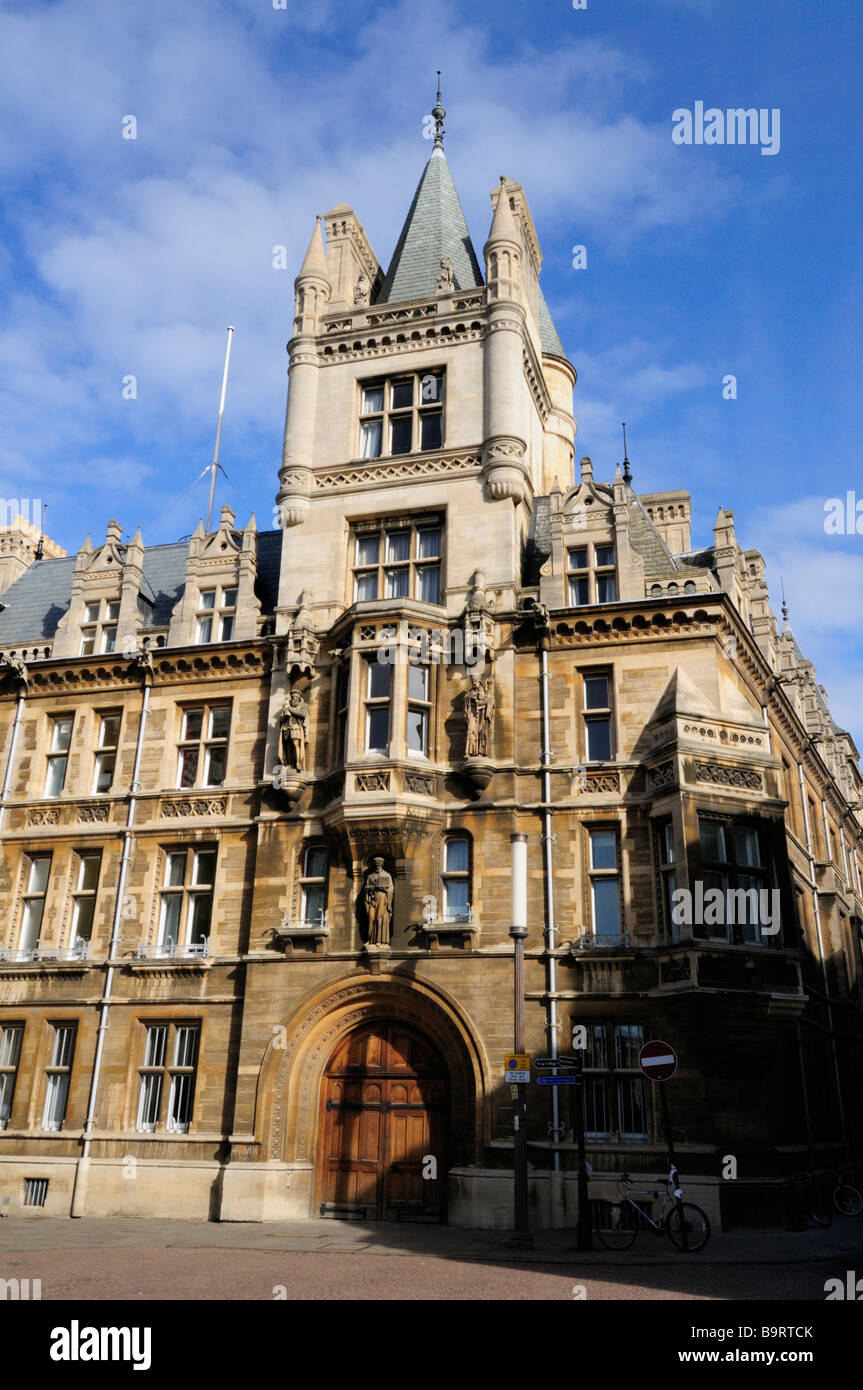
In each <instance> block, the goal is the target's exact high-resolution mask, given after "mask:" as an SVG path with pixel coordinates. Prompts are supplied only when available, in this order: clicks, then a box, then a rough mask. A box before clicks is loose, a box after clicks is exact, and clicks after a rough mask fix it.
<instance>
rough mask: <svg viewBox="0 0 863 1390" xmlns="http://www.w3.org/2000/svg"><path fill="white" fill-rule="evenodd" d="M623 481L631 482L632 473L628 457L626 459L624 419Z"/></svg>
mask: <svg viewBox="0 0 863 1390" xmlns="http://www.w3.org/2000/svg"><path fill="white" fill-rule="evenodd" d="M623 481H624V482H625V483H631V482H632V473H631V472H630V469H629V459H628V457H627V453H626V421H625V420H624V422H623Z"/></svg>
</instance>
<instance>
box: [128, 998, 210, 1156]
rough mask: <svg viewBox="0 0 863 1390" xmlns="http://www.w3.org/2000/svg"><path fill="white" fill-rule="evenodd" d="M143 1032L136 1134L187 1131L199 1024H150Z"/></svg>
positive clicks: (192, 1093) (193, 1087) (190, 1110)
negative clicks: (145, 1034)
mask: <svg viewBox="0 0 863 1390" xmlns="http://www.w3.org/2000/svg"><path fill="white" fill-rule="evenodd" d="M146 1031H147V1036H146V1041H145V1043H144V1061H143V1064H142V1066H141V1067H140V1068H139V1081H140V1084H139V1091H138V1119H137V1124H136V1128H137V1130H138V1132H139V1134H152V1133H153V1132H154V1131H155V1130H156V1129H161V1128H164V1129H166V1130H167V1131H168V1133H169V1134H187V1133H188V1131H189V1126H190V1124H191V1122H192V1105H193V1101H194V1091H195V1072H196V1068H197V1062H198V1042H199V1038H200V1031H201V1030H200V1024H198V1023H152V1024H148V1025H147V1030H146Z"/></svg>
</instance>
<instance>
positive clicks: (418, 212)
mask: <svg viewBox="0 0 863 1390" xmlns="http://www.w3.org/2000/svg"><path fill="white" fill-rule="evenodd" d="M447 257H448V258H449V259H450V260H451V261H452V264H453V280H454V281H455V285H456V289H459V290H466V289H478V288H479V286H481V285H482V284H483V278H482V272H481V271H480V268H479V262H478V261H477V258H476V252H475V251H474V249H473V243H472V241H471V239H470V232H469V231H468V229H467V222H466V221H465V216H464V212H463V211H462V206H461V202H460V201H459V196H458V193H457V192H456V186H455V184H454V183H453V179H452V174H451V173H450V168H449V165H448V164H447V161H446V156H445V154H444V153H443V150H433V151H432V155H431V158H430V159H429V162H428V164H427V165H426V167H425V169H424V170H423V173H422V178H421V179H420V181H419V184H418V185H417V191H416V193H415V194H414V200H413V202H412V203H411V205H410V210H409V212H408V215H407V217H406V219H405V224H404V226H403V227H402V231H401V236H400V237H399V239H398V244H397V246H396V249H395V251H394V252H393V258H392V261H391V262H390V268H389V270H388V271H387V273H386V277H385V279H384V283H383V285H382V287H381V292H380V294H379V295H378V299H377V302H378V303H379V304H393V303H397V302H398V301H400V300H404V299H424V298H427V297H428V296H430V295H433V294H437V293H438V292H439V291H438V287H437V277H438V273H439V272H440V263H441V261H442V260H444V259H445V258H447Z"/></svg>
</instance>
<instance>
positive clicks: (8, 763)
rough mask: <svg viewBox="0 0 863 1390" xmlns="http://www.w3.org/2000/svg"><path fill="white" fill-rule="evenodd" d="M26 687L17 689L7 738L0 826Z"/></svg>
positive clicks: (0, 797) (0, 795)
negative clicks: (7, 750)
mask: <svg viewBox="0 0 863 1390" xmlns="http://www.w3.org/2000/svg"><path fill="white" fill-rule="evenodd" d="M26 692H27V687H26V685H24V684H23V683H22V684H21V685H19V687H18V696H17V699H16V701H15V719H14V722H13V724H12V734H11V736H10V738H9V752H8V753H7V755H6V771H5V772H4V774H3V792H2V794H0V825H2V824H3V821H4V819H5V816H6V797H7V795H8V793H9V783H10V782H11V780H12V765H13V763H14V761H15V746H16V744H17V742H18V730H19V729H20V727H21V716H22V714H23V713H24V704H25V701H26V699H27V693H26Z"/></svg>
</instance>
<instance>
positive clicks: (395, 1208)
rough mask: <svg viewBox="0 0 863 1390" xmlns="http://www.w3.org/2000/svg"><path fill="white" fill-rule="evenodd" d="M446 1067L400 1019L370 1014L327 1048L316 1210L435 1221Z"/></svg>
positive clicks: (439, 1211)
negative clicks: (329, 1050) (371, 1018)
mask: <svg viewBox="0 0 863 1390" xmlns="http://www.w3.org/2000/svg"><path fill="white" fill-rule="evenodd" d="M448 1097H449V1087H448V1084H447V1072H446V1067H445V1066H444V1064H443V1062H442V1061H441V1058H440V1056H439V1054H438V1052H437V1051H436V1050H435V1048H434V1047H432V1045H431V1044H430V1043H429V1042H427V1041H426V1040H425V1039H424V1038H423V1037H422V1036H421V1035H420V1034H419V1033H417V1032H415V1031H414V1030H413V1029H410V1028H407V1027H405V1025H404V1024H402V1023H397V1022H390V1021H385V1020H379V1021H377V1022H375V1023H372V1024H366V1025H364V1026H362V1027H360V1028H357V1029H356V1030H355V1031H354V1032H352V1033H349V1034H348V1036H347V1037H346V1038H344V1039H343V1040H342V1041H341V1042H340V1043H339V1044H338V1045H337V1047H336V1048H335V1051H334V1052H333V1054H332V1056H331V1058H330V1060H329V1063H328V1065H327V1068H326V1071H325V1073H324V1078H323V1084H322V1086H321V1113H320V1124H319V1127H318V1161H317V1194H318V1204H319V1205H318V1210H319V1212H320V1214H321V1216H343V1217H350V1216H360V1217H364V1218H365V1219H366V1220H378V1221H392V1220H398V1219H404V1218H408V1219H410V1218H411V1217H413V1218H414V1219H423V1220H438V1221H440V1220H443V1216H444V1192H445V1178H446V1170H447V1164H446V1149H447V1137H448V1136H447V1129H448Z"/></svg>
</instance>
